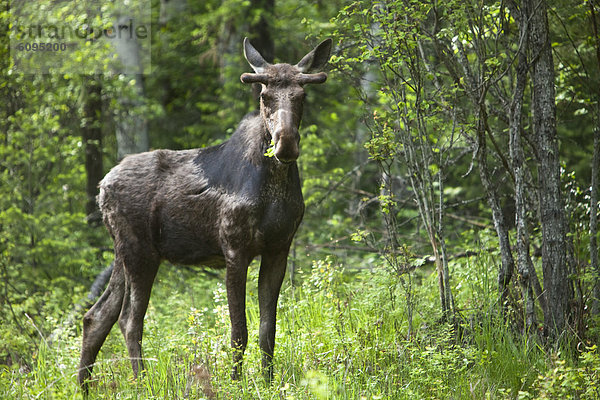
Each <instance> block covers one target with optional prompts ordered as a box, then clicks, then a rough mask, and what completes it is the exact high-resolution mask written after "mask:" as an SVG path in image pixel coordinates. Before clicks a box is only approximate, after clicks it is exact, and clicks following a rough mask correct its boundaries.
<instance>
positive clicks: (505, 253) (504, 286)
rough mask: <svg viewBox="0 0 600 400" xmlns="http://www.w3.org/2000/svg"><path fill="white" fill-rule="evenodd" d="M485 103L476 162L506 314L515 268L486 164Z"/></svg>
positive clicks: (479, 117) (480, 124)
mask: <svg viewBox="0 0 600 400" xmlns="http://www.w3.org/2000/svg"><path fill="white" fill-rule="evenodd" d="M484 107H485V105H483V104H480V105H479V113H478V114H479V115H478V117H477V121H478V123H477V145H478V149H477V164H478V167H479V176H480V178H481V183H482V185H483V190H484V191H485V195H486V197H487V200H488V204H489V205H490V208H491V209H492V219H493V221H494V229H495V230H496V235H497V236H498V247H499V248H500V260H501V265H500V269H499V270H498V291H499V292H500V304H501V307H502V312H503V313H504V314H506V309H507V306H508V294H509V284H510V280H511V279H512V275H513V272H514V270H515V260H514V258H513V254H512V250H511V248H510V237H509V235H508V226H507V224H506V217H505V216H504V212H503V211H502V208H501V207H500V198H499V196H498V192H497V191H496V187H495V186H494V185H493V184H492V181H491V178H490V172H489V168H488V164H487V144H486V139H485V130H486V127H485V125H486V119H487V114H486V112H485V109H484Z"/></svg>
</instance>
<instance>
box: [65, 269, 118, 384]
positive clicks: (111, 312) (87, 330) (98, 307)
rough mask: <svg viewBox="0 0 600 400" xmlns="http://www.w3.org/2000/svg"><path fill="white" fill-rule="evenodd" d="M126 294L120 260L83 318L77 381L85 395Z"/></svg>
mask: <svg viewBox="0 0 600 400" xmlns="http://www.w3.org/2000/svg"><path fill="white" fill-rule="evenodd" d="M124 292H125V278H124V274H123V266H122V264H121V263H120V262H119V261H118V260H115V264H114V269H113V272H112V274H111V277H110V281H109V283H108V286H107V288H106V290H105V291H104V293H102V296H100V298H99V299H98V301H97V302H96V303H95V304H94V305H93V306H92V307H91V308H90V309H89V311H88V312H87V313H86V314H85V316H84V317H83V339H82V345H81V359H80V361H79V373H78V377H77V380H78V382H79V384H80V385H81V387H82V388H83V390H84V393H87V384H86V380H87V379H88V378H89V377H90V376H91V374H92V367H93V365H94V362H95V361H96V356H97V355H98V352H99V351H100V348H101V347H102V344H103V343H104V340H105V339H106V336H108V333H109V332H110V330H111V328H112V326H113V325H114V324H115V322H116V321H117V318H118V317H119V312H120V310H121V305H122V302H123V294H124Z"/></svg>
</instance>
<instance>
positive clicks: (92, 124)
mask: <svg viewBox="0 0 600 400" xmlns="http://www.w3.org/2000/svg"><path fill="white" fill-rule="evenodd" d="M83 90H84V96H83V97H84V102H85V103H84V105H83V121H84V125H83V129H82V139H83V145H84V148H85V172H86V194H87V200H86V204H85V213H86V215H87V221H88V224H90V225H97V224H99V223H100V221H101V219H102V218H101V216H100V210H99V209H98V204H97V203H96V196H97V195H98V183H99V182H100V180H101V179H102V176H103V173H104V168H103V166H102V125H101V114H102V98H101V95H102V87H101V85H100V76H99V75H94V76H91V77H89V78H87V80H86V81H85V83H84V86H83Z"/></svg>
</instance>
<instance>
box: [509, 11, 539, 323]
mask: <svg viewBox="0 0 600 400" xmlns="http://www.w3.org/2000/svg"><path fill="white" fill-rule="evenodd" d="M526 6H527V3H523V4H522V10H521V18H519V24H520V27H519V31H520V32H519V33H520V35H519V36H520V40H519V43H520V48H519V51H518V61H517V77H516V84H515V88H514V91H513V98H512V102H511V105H510V115H509V125H510V126H509V132H510V141H509V147H510V157H511V164H512V168H513V173H514V176H515V225H516V227H517V271H518V272H519V278H520V279H519V281H520V285H521V293H522V296H523V302H524V309H525V318H524V320H525V323H524V330H525V332H527V333H528V334H531V333H534V332H535V325H536V320H535V301H534V300H535V297H534V295H533V285H532V276H533V275H534V274H535V270H534V269H533V263H532V262H531V257H530V255H529V229H528V227H527V198H526V193H527V192H526V190H525V179H526V174H525V172H526V171H525V168H526V167H525V154H524V151H523V147H522V144H521V143H522V141H521V135H522V132H523V124H522V112H523V97H524V94H525V84H526V82H527V53H526V52H527V45H528V40H527V34H528V32H527V31H528V18H527V15H528V13H527V11H526ZM530 267H531V268H530Z"/></svg>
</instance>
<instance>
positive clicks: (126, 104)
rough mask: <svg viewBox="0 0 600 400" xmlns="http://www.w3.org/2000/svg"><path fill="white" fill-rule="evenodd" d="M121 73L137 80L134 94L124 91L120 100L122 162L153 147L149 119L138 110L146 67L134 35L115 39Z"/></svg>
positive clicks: (121, 19) (123, 18)
mask: <svg viewBox="0 0 600 400" xmlns="http://www.w3.org/2000/svg"><path fill="white" fill-rule="evenodd" d="M129 20H130V17H129V16H128V15H127V14H123V15H121V16H119V17H117V21H116V24H117V26H120V25H127V24H128V21H129ZM112 40H113V44H114V47H115V52H116V53H117V55H118V57H119V60H120V62H121V65H122V71H123V73H124V75H125V76H127V78H128V81H129V82H132V81H134V83H133V85H132V91H131V92H128V91H127V90H126V89H128V88H124V90H123V92H122V94H121V96H120V98H119V110H118V117H117V127H116V136H117V158H118V159H119V160H120V159H122V158H123V157H125V156H126V155H127V154H134V153H141V152H144V151H148V149H149V147H150V145H149V140H148V124H147V121H146V117H145V116H144V115H143V114H142V113H141V112H139V111H137V110H136V108H137V107H139V106H140V105H141V104H142V99H143V98H144V87H143V80H142V79H143V76H142V72H143V68H142V61H141V58H140V54H139V44H138V42H137V40H136V37H135V35H115V38H114V39H112Z"/></svg>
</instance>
